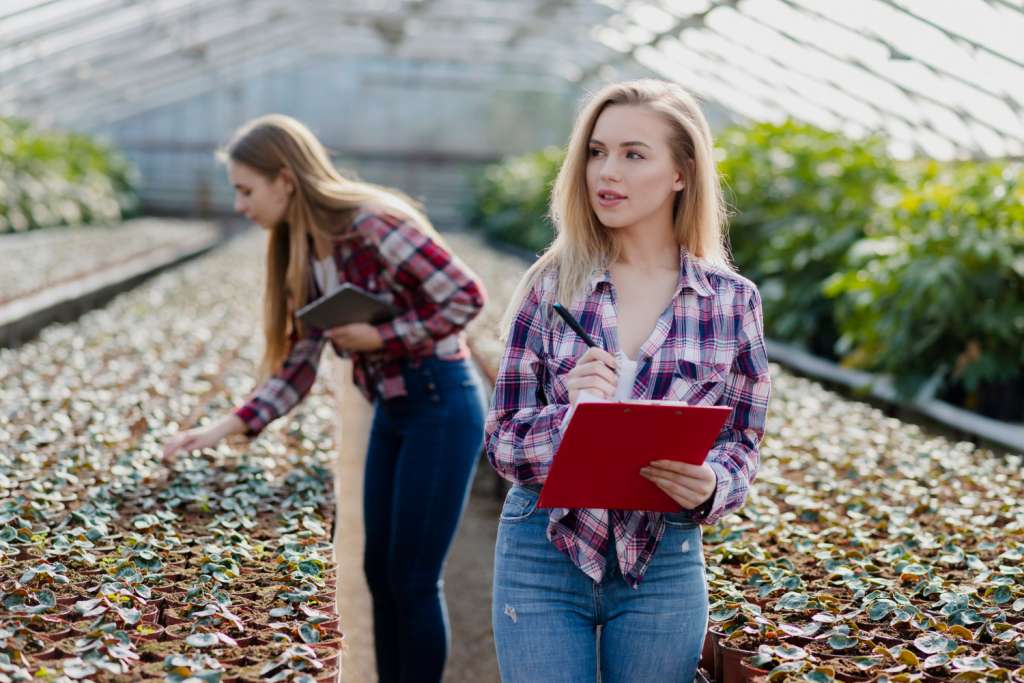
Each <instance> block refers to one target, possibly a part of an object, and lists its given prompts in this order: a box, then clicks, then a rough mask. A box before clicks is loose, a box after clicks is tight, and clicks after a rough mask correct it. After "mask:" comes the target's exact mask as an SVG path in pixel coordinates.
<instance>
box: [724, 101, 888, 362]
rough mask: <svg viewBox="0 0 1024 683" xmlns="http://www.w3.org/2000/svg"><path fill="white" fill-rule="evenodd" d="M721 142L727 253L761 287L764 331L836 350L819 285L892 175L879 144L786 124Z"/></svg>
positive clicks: (745, 130)
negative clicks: (728, 211)
mask: <svg viewBox="0 0 1024 683" xmlns="http://www.w3.org/2000/svg"><path fill="white" fill-rule="evenodd" d="M717 146H718V149H719V154H720V157H721V159H720V161H719V172H720V173H721V175H722V180H723V185H724V189H725V196H726V201H727V202H728V204H729V206H730V208H731V211H732V212H733V216H732V220H731V221H730V228H729V233H730V238H731V242H732V249H733V258H734V260H735V262H736V264H737V266H738V267H739V269H740V271H741V272H743V274H744V275H746V276H747V277H749V278H751V279H753V280H754V281H755V282H757V283H758V286H759V287H760V290H761V295H762V299H763V304H764V320H765V328H766V331H767V333H768V335H769V336H772V337H775V338H778V339H786V340H789V341H792V342H797V343H799V344H801V345H804V346H806V347H807V348H808V349H810V350H811V351H812V352H814V353H815V354H817V355H821V356H826V357H830V356H833V355H834V352H833V347H834V345H835V342H836V339H837V338H838V333H837V331H836V325H835V323H834V321H833V318H832V302H830V301H829V300H828V299H827V297H826V296H825V294H824V292H823V284H824V282H825V280H826V279H827V278H828V277H829V276H830V275H832V274H833V273H834V272H835V271H836V268H837V267H838V266H839V264H840V263H841V262H842V259H843V256H844V255H845V254H846V252H847V250H848V249H849V248H850V246H851V245H852V244H854V243H855V242H856V241H857V240H859V239H860V238H861V237H863V236H864V234H865V228H866V226H867V225H868V222H869V221H870V219H871V212H872V211H873V209H874V207H875V205H876V204H877V203H878V202H879V201H882V200H883V199H884V198H885V196H886V195H887V194H891V192H892V190H891V189H890V188H891V186H892V185H893V184H894V183H895V182H896V181H897V175H896V169H895V167H894V165H893V162H892V161H891V160H890V159H889V157H888V155H887V154H886V150H885V142H884V141H883V140H881V139H879V138H868V139H865V140H850V139H848V138H846V137H844V136H843V135H841V134H839V133H832V132H827V131H823V130H821V129H818V128H815V127H813V126H810V125H807V124H801V123H796V122H792V121H788V122H785V123H782V124H774V123H759V124H755V125H752V126H744V127H734V128H730V129H727V130H725V131H723V132H722V133H721V134H720V135H719V136H718V138H717Z"/></svg>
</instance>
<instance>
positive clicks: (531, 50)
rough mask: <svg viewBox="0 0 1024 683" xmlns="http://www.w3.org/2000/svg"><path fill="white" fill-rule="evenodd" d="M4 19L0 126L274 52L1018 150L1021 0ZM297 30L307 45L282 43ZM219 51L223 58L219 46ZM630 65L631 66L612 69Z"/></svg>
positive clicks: (373, 8)
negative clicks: (667, 93) (698, 102)
mask: <svg viewBox="0 0 1024 683" xmlns="http://www.w3.org/2000/svg"><path fill="white" fill-rule="evenodd" d="M0 4H2V8H0V113H3V114H12V113H15V114H20V115H24V116H47V115H51V116H52V115H53V114H54V112H55V111H56V112H59V113H61V114H62V115H66V116H68V117H69V118H68V121H69V123H73V122H74V119H73V115H74V112H75V110H76V109H77V108H76V107H73V106H69V105H74V104H76V103H81V104H82V107H81V109H82V111H90V112H95V111H99V110H101V109H102V111H103V112H104V116H109V117H113V118H114V119H116V116H117V115H118V111H128V110H129V108H127V107H126V108H124V109H118V105H117V104H116V103H117V102H118V101H132V100H134V104H133V105H132V108H131V110H132V111H135V110H137V108H138V106H141V105H140V104H139V100H140V99H141V100H143V101H144V100H145V99H146V98H147V97H149V98H152V99H153V100H154V101H156V100H158V99H161V96H160V95H159V93H160V89H161V87H163V86H162V84H161V82H160V81H159V80H158V79H157V76H159V75H161V74H164V75H166V77H167V78H168V79H170V80H169V81H168V82H167V83H166V84H165V87H166V88H168V89H169V90H168V92H170V91H171V90H173V91H174V92H175V93H186V92H195V93H196V94H201V93H202V92H203V88H216V87H223V84H224V83H225V82H227V81H230V80H231V79H234V78H238V76H237V75H235V74H234V73H233V72H232V69H231V68H219V65H218V63H217V60H218V59H223V60H225V62H224V63H225V64H243V63H244V64H251V63H253V60H255V59H256V58H257V57H259V56H260V55H261V54H263V55H264V56H265V57H266V60H264V61H265V62H266V63H275V62H276V61H277V59H278V58H277V57H275V54H278V53H280V54H282V55H283V54H285V53H287V61H288V63H290V64H291V63H294V64H301V63H302V62H303V55H305V60H306V61H309V60H315V59H317V58H318V56H319V55H321V54H324V53H325V52H326V53H330V54H351V55H373V54H376V55H379V56H380V57H381V58H382V59H385V60H386V59H395V58H399V59H409V60H419V59H426V60H433V61H435V62H444V63H451V64H452V65H453V68H457V69H463V70H473V69H478V68H479V69H483V71H481V73H484V71H485V70H486V68H487V67H489V66H492V67H495V68H501V69H505V68H508V67H510V66H511V67H513V68H514V69H527V70H530V71H531V73H536V74H537V78H541V79H544V78H551V77H552V75H554V76H556V77H558V78H561V79H564V81H567V82H569V83H575V82H578V81H579V82H582V83H584V84H586V83H587V79H594V78H596V79H600V78H601V77H602V75H604V74H609V73H612V72H619V73H622V72H625V73H636V72H637V68H639V69H649V70H650V71H651V72H654V73H657V74H661V75H663V76H665V77H670V78H675V79H677V80H679V81H680V82H683V83H685V84H687V85H688V86H689V87H690V88H691V89H693V90H694V91H695V92H698V93H700V94H701V95H702V96H704V97H707V98H711V99H714V100H716V101H718V102H719V103H720V104H722V105H723V106H724V107H726V108H728V109H730V110H731V111H733V112H734V113H735V115H736V116H737V117H745V118H766V119H770V120H777V119H779V118H782V117H784V116H786V115H792V116H796V117H798V118H802V119H805V120H807V121H812V122H815V123H817V124H819V125H823V126H828V127H832V128H836V129H838V130H843V131H846V132H847V133H849V134H855V135H859V134H863V133H865V132H869V131H872V130H885V131H887V132H888V133H889V134H890V135H891V136H892V137H893V138H894V140H895V141H896V142H898V143H899V148H900V149H901V150H903V151H906V150H917V151H927V152H928V153H936V154H937V153H942V154H947V155H948V154H951V153H971V154H976V155H979V156H980V155H988V156H1005V155H1013V154H1020V153H1021V152H1020V150H1021V147H1022V145H1024V85H1022V84H1024V40H1021V38H1020V37H1021V36H1022V35H1024V2H1022V0H942V1H936V0H858V1H857V2H842V1H839V0H833V1H832V2H825V1H824V0H518V1H517V2H503V1H499V0H344V1H341V2H339V1H337V0H4V2H3V3H0ZM261 22H262V23H261ZM275 24H277V25H281V24H286V25H287V26H288V30H289V31H290V32H291V33H287V34H278V33H275V34H274V35H275V36H278V37H279V38H280V40H277V39H275V41H274V42H273V44H262V45H261V44H260V41H254V40H252V35H254V34H255V32H256V31H257V30H260V31H263V30H264V28H262V27H266V28H267V29H269V28H270V27H273V26H274V25H275ZM258 26H259V27H261V28H259V29H258ZM586 27H592V28H590V29H587V28H586ZM232 28H235V29H239V30H240V31H242V32H243V33H244V31H245V30H248V31H249V35H244V34H243V35H236V33H235V32H233V31H232ZM303 30H305V31H306V32H307V33H309V34H310V35H317V36H319V37H320V40H317V41H299V43H298V44H295V45H288V44H287V40H288V39H291V40H295V38H293V37H292V36H301V35H303ZM341 33H344V34H345V37H346V40H339V38H338V35H340V34H341ZM335 34H338V35H335ZM673 34H679V38H678V40H677V39H676V37H674V35H673ZM223 36H234V37H231V38H223ZM350 37H352V38H353V39H352V41H351V42H346V41H347V40H348V38H350ZM220 40H228V41H229V43H230V44H229V45H228V46H226V47H224V46H221V47H218V45H216V43H217V42H218V41H220ZM281 59H282V60H284V57H281ZM629 63H633V64H634V67H633V68H632V69H629V68H626V69H624V70H623V71H621V72H620V71H618V67H619V66H624V65H628V64H629ZM607 64H613V65H615V69H605V68H603V66H604V65H607ZM215 72H216V73H217V77H216V78H214V77H211V76H210V74H212V73H215ZM498 86H499V87H500V84H498ZM126 88H127V89H132V90H133V92H130V93H126V92H123V90H124V89H126ZM140 93H144V94H142V95H140ZM86 105H87V106H86Z"/></svg>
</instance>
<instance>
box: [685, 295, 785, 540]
mask: <svg viewBox="0 0 1024 683" xmlns="http://www.w3.org/2000/svg"><path fill="white" fill-rule="evenodd" d="M738 341H739V344H738V352H737V354H736V358H735V360H734V361H733V365H732V371H731V372H730V373H729V377H728V379H727V380H726V385H725V391H724V392H723V394H722V398H721V399H720V400H719V404H720V405H728V406H731V407H732V409H733V410H732V413H731V414H730V415H729V418H728V420H726V423H725V425H724V426H723V427H722V431H721V433H720V434H719V436H718V439H717V440H716V441H715V444H714V446H712V448H711V451H710V452H709V453H708V457H707V462H708V464H709V465H711V468H712V469H713V470H714V472H715V475H716V476H717V478H718V485H717V486H716V488H715V493H714V496H713V502H712V503H711V508H710V510H709V511H708V513H707V516H706V517H704V519H702V520H701V523H703V524H714V523H715V522H717V521H718V520H720V519H721V518H722V517H724V516H725V515H728V514H729V513H731V512H733V511H734V510H737V509H739V507H740V506H742V505H743V502H744V501H745V500H746V498H747V493H748V492H749V490H750V486H751V484H752V483H753V481H754V477H755V476H756V475H757V469H758V466H759V464H760V450H759V449H760V443H761V439H762V438H763V437H764V429H765V418H766V416H767V413H768V400H769V397H770V395H771V378H770V377H769V374H768V352H767V349H766V347H765V342H764V328H763V320H762V313H761V297H760V295H759V294H758V292H757V290H756V289H753V290H752V291H751V295H750V298H749V299H748V302H747V306H746V310H745V313H744V315H743V318H742V321H741V323H740V330H739V336H738Z"/></svg>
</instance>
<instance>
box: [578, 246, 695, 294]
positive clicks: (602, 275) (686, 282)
mask: <svg viewBox="0 0 1024 683" xmlns="http://www.w3.org/2000/svg"><path fill="white" fill-rule="evenodd" d="M679 264H680V268H679V291H682V290H684V289H692V290H693V291H694V292H696V293H697V295H698V296H713V295H714V290H713V289H711V283H710V282H708V275H707V271H706V270H705V269H704V267H703V265H702V264H701V262H700V261H699V260H698V259H695V258H693V257H691V256H690V254H689V252H688V251H686V247H679ZM602 282H607V283H608V284H611V282H612V275H611V272H610V271H609V270H608V268H601V267H600V266H599V267H597V268H595V269H594V272H593V273H592V274H591V275H590V291H591V292H594V291H596V290H597V288H598V286H599V285H600V284H601V283H602Z"/></svg>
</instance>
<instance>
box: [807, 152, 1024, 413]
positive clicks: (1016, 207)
mask: <svg viewBox="0 0 1024 683" xmlns="http://www.w3.org/2000/svg"><path fill="white" fill-rule="evenodd" d="M826 291H827V293H828V294H829V295H830V296H832V297H835V298H836V311H837V312H836V318H837V320H838V322H839V326H840V329H841V331H842V336H841V338H840V341H839V345H838V348H839V350H840V352H841V353H842V354H843V355H844V356H845V359H846V362H847V363H848V364H850V365H854V366H857V367H864V368H868V369H871V370H878V371H882V372H888V373H892V374H893V375H894V377H895V379H896V381H897V386H898V387H899V388H901V389H902V390H903V391H904V393H906V394H908V395H912V394H913V393H915V392H916V391H918V390H919V389H920V388H921V386H922V385H923V384H924V383H925V382H927V381H928V380H929V379H932V378H935V379H936V380H937V381H940V382H941V384H942V386H943V387H944V390H945V391H946V392H947V393H954V394H955V393H959V394H960V398H962V402H963V403H964V404H965V405H967V406H968V407H971V408H975V409H979V410H980V411H981V412H982V413H985V414H988V415H992V416H993V417H998V418H1001V419H1006V420H1011V421H1020V420H1022V419H1024V344H1021V339H1024V164H1002V163H989V164H962V165H956V166H941V165H938V164H935V163H933V164H930V165H928V166H926V167H924V169H923V171H922V172H920V174H919V176H918V179H917V182H915V183H914V184H913V185H908V186H906V187H904V188H903V189H902V191H901V193H900V194H899V196H898V199H897V201H896V202H894V203H893V205H892V206H891V207H889V208H887V209H882V210H880V211H879V212H878V214H877V216H876V219H875V220H874V221H873V223H872V225H871V228H870V230H869V231H868V234H867V235H866V236H865V237H864V238H863V239H861V240H860V241H858V242H857V243H856V244H855V245H853V246H852V248H851V249H850V252H849V254H848V255H847V258H846V259H845V262H844V268H843V269H842V270H841V271H840V272H838V273H836V274H835V275H833V276H832V277H831V278H830V280H829V283H828V286H827V290H826ZM957 402H960V401H957Z"/></svg>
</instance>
